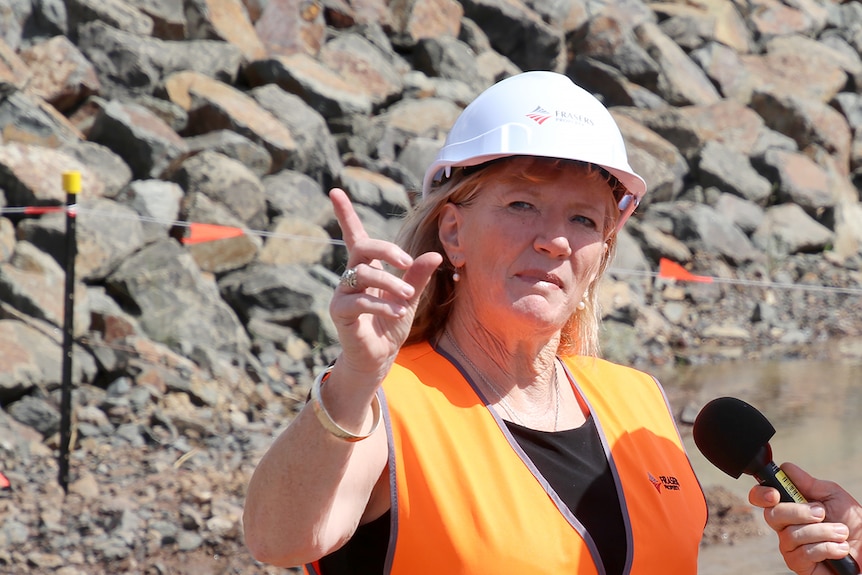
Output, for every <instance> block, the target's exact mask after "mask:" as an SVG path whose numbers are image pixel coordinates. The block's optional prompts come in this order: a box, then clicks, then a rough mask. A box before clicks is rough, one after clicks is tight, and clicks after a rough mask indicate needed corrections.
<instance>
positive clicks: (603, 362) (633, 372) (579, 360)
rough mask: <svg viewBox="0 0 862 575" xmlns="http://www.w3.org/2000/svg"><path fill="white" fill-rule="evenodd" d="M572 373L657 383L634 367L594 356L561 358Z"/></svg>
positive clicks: (654, 379)
mask: <svg viewBox="0 0 862 575" xmlns="http://www.w3.org/2000/svg"><path fill="white" fill-rule="evenodd" d="M561 359H562V360H563V363H565V364H566V366H568V368H569V369H570V370H571V371H572V372H580V373H582V374H584V375H601V376H603V377H608V376H616V377H620V378H626V379H637V380H643V381H652V382H657V380H656V378H655V377H653V376H652V375H650V374H648V373H646V372H645V371H641V370H639V369H636V368H634V367H630V366H627V365H622V364H619V363H614V362H612V361H609V360H607V359H602V358H600V357H596V356H585V355H570V356H564V357H562V358H561Z"/></svg>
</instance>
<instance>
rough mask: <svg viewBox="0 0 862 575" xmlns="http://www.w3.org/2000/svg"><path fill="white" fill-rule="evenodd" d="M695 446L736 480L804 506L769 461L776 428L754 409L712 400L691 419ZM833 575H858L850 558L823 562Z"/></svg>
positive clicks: (728, 399)
mask: <svg viewBox="0 0 862 575" xmlns="http://www.w3.org/2000/svg"><path fill="white" fill-rule="evenodd" d="M692 433H693V435H694V443H695V445H697V448H698V449H699V450H700V452H701V453H702V454H703V455H704V457H706V458H707V459H708V460H709V462H710V463H712V464H713V465H715V466H716V467H718V468H719V469H720V470H722V471H723V472H725V473H726V474H728V475H730V476H731V477H733V478H734V479H739V476H740V475H741V474H743V473H745V474H747V475H752V476H754V478H755V479H756V480H757V482H758V483H759V484H760V485H768V486H770V487H774V488H775V489H777V490H778V493H780V494H781V501H783V502H788V503H794V502H795V503H805V502H806V499H805V497H804V496H803V495H802V493H800V492H799V489H797V488H796V486H795V485H794V484H793V482H792V481H790V478H789V477H787V475H785V473H784V472H783V471H782V470H781V468H780V467H778V465H776V464H775V462H774V461H773V460H772V447H771V446H770V445H769V440H770V439H772V436H773V435H775V428H774V427H772V424H771V423H769V420H767V419H766V417H764V415H763V414H762V413H760V412H759V411H758V410H757V409H755V408H754V407H752V406H751V405H749V404H747V403H745V402H744V401H742V400H741V399H736V398H735V397H719V398H717V399H713V400H712V401H710V402H709V403H707V404H706V405H705V406H703V409H701V410H700V413H698V414H697V417H695V420H694V428H693V429H692ZM824 563H825V564H826V566H827V567H829V569H830V570H831V571H832V572H833V573H835V575H859V565H858V564H857V563H856V561H855V560H854V559H853V557H851V556H850V555H847V556H846V557H844V558H843V559H827V560H826V561H824Z"/></svg>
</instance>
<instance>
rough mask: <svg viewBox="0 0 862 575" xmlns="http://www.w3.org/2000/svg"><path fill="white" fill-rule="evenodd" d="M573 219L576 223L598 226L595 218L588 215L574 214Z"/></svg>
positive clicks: (591, 226)
mask: <svg viewBox="0 0 862 575" xmlns="http://www.w3.org/2000/svg"><path fill="white" fill-rule="evenodd" d="M571 220H572V222H574V223H578V224H583V225H585V226H587V227H590V228H595V227H596V222H595V220H593V219H590V218H588V217H587V216H581V215H578V216H572V218H571Z"/></svg>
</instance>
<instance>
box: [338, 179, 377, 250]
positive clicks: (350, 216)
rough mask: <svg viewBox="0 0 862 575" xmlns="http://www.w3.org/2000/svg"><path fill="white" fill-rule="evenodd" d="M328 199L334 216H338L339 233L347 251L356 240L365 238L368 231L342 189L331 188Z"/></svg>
mask: <svg viewBox="0 0 862 575" xmlns="http://www.w3.org/2000/svg"><path fill="white" fill-rule="evenodd" d="M329 199H330V200H331V201H332V207H333V209H334V210H335V217H336V218H338V225H340V226H341V234H342V236H343V238H344V243H345V244H346V245H347V251H350V250H351V249H352V248H353V246H354V245H355V244H356V242H358V241H360V240H364V239H365V238H367V237H368V233H367V232H366V231H365V226H363V225H362V221H361V220H360V219H359V216H358V215H357V214H356V210H354V209H353V203H351V201H350V198H349V197H347V193H346V192H345V191H344V190H342V189H340V188H333V189H332V190H331V191H330V192H329Z"/></svg>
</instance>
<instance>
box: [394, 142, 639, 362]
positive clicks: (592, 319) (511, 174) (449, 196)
mask: <svg viewBox="0 0 862 575" xmlns="http://www.w3.org/2000/svg"><path fill="white" fill-rule="evenodd" d="M561 171H566V172H567V173H568V172H571V173H572V175H574V176H578V177H583V178H586V179H588V180H589V179H598V180H601V181H604V182H607V183H608V185H609V187H610V190H611V192H612V193H613V195H610V196H608V197H609V198H616V200H617V201H611V200H609V203H612V204H613V206H614V209H613V210H609V211H608V214H609V217H608V218H607V220H606V221H605V222H604V230H605V234H606V240H605V241H606V243H607V245H608V249H607V250H605V252H604V255H603V256H602V260H601V262H600V263H599V269H598V272H597V274H596V277H595V279H594V280H593V282H592V283H591V284H590V286H589V288H588V290H587V294H586V295H585V296H584V304H585V308H584V309H583V310H579V311H576V312H575V313H574V314H572V315H571V316H570V317H569V319H568V321H566V324H565V325H564V326H563V329H562V332H561V336H560V343H559V347H558V349H557V353H558V354H559V355H589V356H597V355H598V354H599V351H600V346H599V323H600V320H601V310H600V309H599V303H598V295H597V293H596V286H597V285H598V284H599V282H600V281H601V279H602V277H603V276H604V274H605V271H606V270H607V268H608V266H609V265H610V262H611V261H612V260H613V255H614V253H615V251H616V232H615V228H616V221H617V216H619V210H618V209H617V208H616V204H617V202H618V200H619V198H621V197H622V194H624V193H626V190H625V187H624V186H623V185H622V184H621V183H620V182H619V180H617V179H616V178H615V177H613V176H612V175H611V174H609V173H608V172H607V171H605V170H604V169H603V168H601V167H599V166H596V165H594V164H588V163H585V162H578V161H572V160H560V159H554V158H542V157H530V156H516V157H507V158H502V159H501V160H493V161H491V162H488V163H486V164H482V165H480V166H471V167H466V168H455V169H453V171H452V175H451V177H449V178H447V179H446V180H444V181H443V182H441V183H440V184H439V185H438V186H437V187H436V188H433V189H432V190H431V191H430V192H429V193H428V194H427V195H426V196H425V197H424V198H422V199H421V200H420V201H419V203H418V204H417V205H416V206H415V207H414V208H413V210H411V212H410V213H409V214H408V215H407V217H406V219H405V220H404V224H403V226H402V228H401V233H400V234H399V237H398V243H399V245H400V246H401V247H402V248H403V249H404V250H405V251H406V252H407V253H409V254H410V255H411V256H413V257H417V256H419V255H420V254H423V253H426V252H429V251H435V252H439V253H441V254H444V256H445V252H444V251H443V245H442V244H441V242H440V238H439V228H438V222H439V219H440V214H441V212H442V210H443V207H444V206H445V205H446V204H447V203H455V204H459V205H467V204H469V203H470V202H472V201H473V199H474V198H475V197H476V195H477V193H478V192H479V191H480V190H481V189H482V188H483V187H484V186H485V185H488V184H493V183H494V182H495V181H499V178H500V177H504V178H510V179H513V180H517V179H525V180H528V181H531V182H543V181H549V180H552V179H554V178H557V177H559V173H560V172H561ZM453 271H454V269H453V268H452V266H451V264H449V263H448V262H446V261H444V263H443V266H442V267H441V269H439V270H438V272H437V273H435V274H434V276H432V278H431V280H430V281H429V283H428V287H427V288H426V289H425V291H424V293H423V294H422V296H421V299H420V301H419V306H418V308H417V310H416V316H415V317H414V318H413V325H412V327H411V330H410V334H409V335H408V337H407V341H406V343H407V344H410V343H417V342H420V341H426V340H427V341H434V340H435V339H437V338H438V337H439V336H440V334H441V333H442V331H443V328H444V327H445V326H446V322H447V321H448V319H449V314H450V313H451V312H452V305H453V303H454V301H455V282H454V280H453V279H452V272H453Z"/></svg>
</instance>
